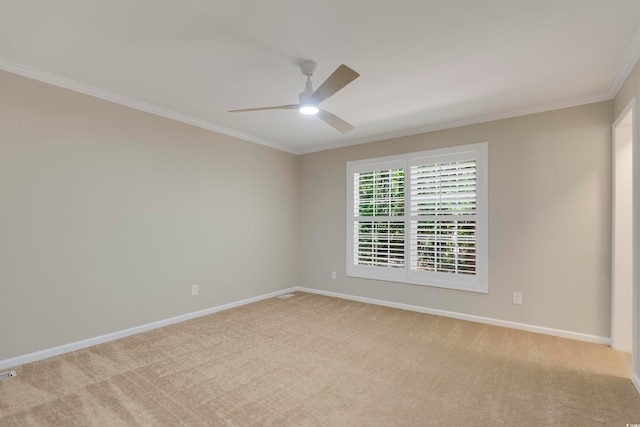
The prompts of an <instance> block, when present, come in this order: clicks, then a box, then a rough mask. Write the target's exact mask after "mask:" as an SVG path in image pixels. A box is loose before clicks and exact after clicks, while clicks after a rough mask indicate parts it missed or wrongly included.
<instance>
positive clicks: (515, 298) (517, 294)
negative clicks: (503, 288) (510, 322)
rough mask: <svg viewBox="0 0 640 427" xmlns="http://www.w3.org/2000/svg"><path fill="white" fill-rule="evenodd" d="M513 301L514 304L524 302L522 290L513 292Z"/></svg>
mask: <svg viewBox="0 0 640 427" xmlns="http://www.w3.org/2000/svg"><path fill="white" fill-rule="evenodd" d="M513 303H514V304H518V305H520V304H522V294H521V293H520V292H514V293H513Z"/></svg>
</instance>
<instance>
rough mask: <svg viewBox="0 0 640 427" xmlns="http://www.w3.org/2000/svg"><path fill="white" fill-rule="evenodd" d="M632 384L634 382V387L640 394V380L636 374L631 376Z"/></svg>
mask: <svg viewBox="0 0 640 427" xmlns="http://www.w3.org/2000/svg"><path fill="white" fill-rule="evenodd" d="M631 382H633V385H634V386H636V390H638V393H640V378H638V376H637V375H636V374H633V375H631Z"/></svg>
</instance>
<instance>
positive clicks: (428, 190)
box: [409, 153, 477, 275]
mask: <svg viewBox="0 0 640 427" xmlns="http://www.w3.org/2000/svg"><path fill="white" fill-rule="evenodd" d="M410 171H411V172H410V174H411V178H410V181H411V188H410V198H411V212H410V238H409V239H410V246H411V257H410V270H412V271H429V272H436V273H445V274H462V275H475V274H476V267H477V263H476V259H477V257H476V254H477V247H476V243H477V235H476V230H477V211H476V207H477V194H476V189H477V160H476V159H475V158H469V153H464V154H462V155H448V156H442V158H431V159H422V160H421V159H414V160H412V161H411V166H410Z"/></svg>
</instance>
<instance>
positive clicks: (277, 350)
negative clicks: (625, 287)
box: [0, 293, 640, 426]
mask: <svg viewBox="0 0 640 427" xmlns="http://www.w3.org/2000/svg"><path fill="white" fill-rule="evenodd" d="M630 364H631V362H630V357H629V354H626V353H620V352H617V351H614V350H612V349H610V348H608V347H606V346H602V345H595V344H589V343H584V342H580V341H573V340H566V339H561V338H555V337H551V336H546V335H539V334H533V333H528V332H523V331H517V330H512V329H506V328H500V327H494V326H488V325H483V324H476V323H471V322H464V321H459V320H454V319H448V318H443V317H437V316H431V315H426V314H420V313H414V312H409V311H402V310H396V309H391V308H385V307H379V306H374V305H368V304H362V303H357V302H351V301H346V300H341V299H336V298H329V297H324V296H319V295H312V294H305V293H296V294H295V296H294V297H292V298H289V299H277V298H273V299H269V300H265V301H262V302H258V303H255V304H250V305H247V306H243V307H239V308H236V309H232V310H228V311H224V312H221V313H217V314H213V315H209V316H205V317H201V318H198V319H194V320H191V321H188V322H183V323H180V324H176V325H172V326H168V327H165V328H162V329H157V330H154V331H150V332H146V333H143V334H139V335H135V336H132V337H128V338H124V339H121V340H118V341H113V342H110V343H106V344H102V345H98V346H95V347H91V348H88V349H85V350H79V351H76V352H73V353H69V354H66V355H62V356H58V357H54V358H51V359H48V360H45V361H41V362H36V363H31V364H28V365H24V366H20V367H18V368H15V370H16V372H17V373H18V375H17V377H14V378H11V379H6V380H0V425H1V426H40V425H46V426H50V425H54V426H91V425H93V426H135V425H141V426H164V425H167V426H169V425H171V426H172V425H186V426H225V425H233V426H263V425H272V426H316V425H318V426H320V425H321V426H429V425H438V426H440V425H458V426H460V425H465V426H467V425H468V426H500V425H505V426H506V425H508V426H534V425H556V426H568V425H576V426H585V425H606V426H624V425H625V424H626V423H640V395H639V394H638V393H637V391H636V390H635V388H634V387H633V385H632V383H631V381H630V379H629V376H630Z"/></svg>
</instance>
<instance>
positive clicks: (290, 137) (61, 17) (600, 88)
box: [0, 0, 640, 153]
mask: <svg viewBox="0 0 640 427" xmlns="http://www.w3.org/2000/svg"><path fill="white" fill-rule="evenodd" d="M639 57H640V1H638V0H422V1H418V0H416V1H411V0H407V1H398V0H396V1H391V0H378V1H372V0H315V1H309V0H269V1H267V0H211V1H204V0H201V1H196V0H155V1H152V0H144V1H143V0H112V1H86V0H60V1H51V0H0V69H4V70H6V71H11V72H15V73H18V74H22V75H26V76H28V77H32V78H36V79H39V80H42V81H46V82H49V83H53V84H57V85H60V86H63V87H67V88H71V89H74V90H78V91H80V92H84V93H89V94H91V95H94V96H98V97H101V98H104V99H109V100H112V101H115V102H119V103H121V104H125V105H130V106H133V107H136V108H139V109H142V110H145V111H150V112H153V113H155V114H160V115H163V116H167V117H171V118H174V119H178V120H181V121H184V122H187V123H192V124H195V125H198V126H202V127H204V128H208V129H213V130H216V131H218V132H221V133H225V134H229V135H233V136H239V137H241V138H244V139H246V140H249V141H253V142H257V143H261V144H265V145H269V146H273V147H276V148H280V149H283V150H286V151H290V152H293V153H307V152H312V151H318V150H323V149H327V148H333V147H339V146H346V145H352V144H357V143H362V142H369V141H375V140H379V139H384V138H389V137H394V136H402V135H409V134H415V133H420V132H425V131H428V130H434V129H442V128H447V127H452V126H458V125H463V124H470V123H477V122H481V121H487V120H492V119H498V118H505V117H513V116H517V115H521V114H526V113H531V112H538V111H544V110H550V109H554V108H560V107H565V106H571V105H578V104H583V103H587V102H594V101H600V100H605V99H610V98H611V97H612V96H614V95H615V93H616V92H617V90H618V88H619V86H620V84H621V82H622V81H623V80H624V78H625V77H626V76H627V74H628V73H629V71H630V70H631V67H632V66H633V65H634V63H635V62H636V61H637V60H638V58H639ZM303 59H311V60H314V61H316V62H317V63H318V70H317V72H316V74H315V76H314V77H313V81H314V84H315V87H317V86H319V85H320V84H321V83H322V82H323V81H324V80H325V79H326V78H327V77H328V76H329V75H330V74H331V73H332V72H333V71H334V70H335V69H336V68H337V67H338V66H339V65H340V64H342V63H344V64H346V65H348V66H349V67H351V68H353V69H354V70H356V71H357V72H359V73H360V75H361V76H360V78H358V79H356V80H355V81H354V82H353V83H351V84H350V85H348V86H347V87H345V88H344V89H343V90H341V91H339V92H338V93H337V94H335V95H334V96H333V97H331V98H330V99H328V100H327V101H325V102H324V103H323V104H322V106H323V108H325V109H327V110H329V111H331V112H333V113H334V114H336V115H338V116H340V117H341V118H343V119H344V120H346V121H348V122H349V123H351V124H353V125H354V126H355V127H356V129H355V130H353V131H352V132H350V133H348V134H346V135H342V134H340V133H339V132H337V131H336V130H334V129H333V128H331V127H329V126H328V125H326V124H325V123H323V122H322V121H320V120H319V119H318V118H317V117H308V116H303V115H301V114H299V113H298V112H297V111H295V110H288V111H287V110H269V111H260V112H251V113H235V114H234V113H228V112H227V110H230V109H239V108H251V107H264V106H271V105H281V104H291V103H297V102H298V93H300V92H301V91H302V90H303V89H304V81H305V78H304V76H303V75H302V74H301V73H300V70H299V68H298V63H299V62H300V61H301V60H303ZM0 96H1V94H0Z"/></svg>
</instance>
